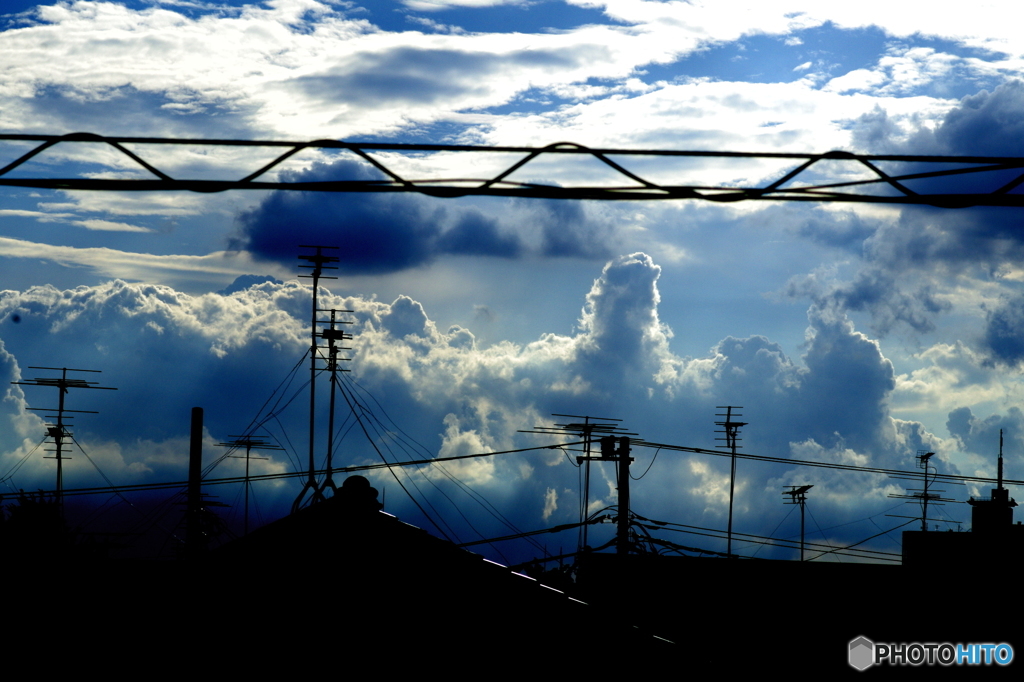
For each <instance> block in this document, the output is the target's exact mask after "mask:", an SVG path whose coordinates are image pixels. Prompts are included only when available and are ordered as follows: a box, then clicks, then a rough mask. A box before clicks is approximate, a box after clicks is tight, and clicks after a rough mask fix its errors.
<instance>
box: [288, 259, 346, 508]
mask: <svg viewBox="0 0 1024 682" xmlns="http://www.w3.org/2000/svg"><path fill="white" fill-rule="evenodd" d="M299 248H302V249H316V253H312V254H299V260H304V261H307V262H308V263H309V265H300V266H299V267H300V268H307V269H310V270H312V271H313V272H312V273H311V274H309V275H299V277H301V278H308V279H312V280H313V317H312V323H311V325H310V327H311V328H310V336H311V338H312V341H311V342H310V346H309V476H308V477H307V478H306V482H305V483H304V484H303V486H302V490H300V491H299V495H298V497H296V498H295V502H293V503H292V513H295V512H297V511H298V510H299V508H301V507H302V503H303V500H304V499H305V497H306V494H307V493H309V494H310V499H309V502H319V501H321V500H323V495H322V493H321V491H320V489H319V488H318V486H317V483H316V459H315V449H316V428H315V427H316V356H317V351H318V350H319V349H318V344H317V319H316V313H317V306H316V299H317V290H318V288H319V287H318V285H319V283H320V280H321V279H338V278H337V277H331V276H328V275H324V274H323V271H324V270H325V269H326V270H337V269H338V268H336V267H334V266H331V265H327V264H328V263H337V262H339V260H340V259H339V258H338V257H337V256H328V255H326V254H324V252H323V250H324V249H337V248H338V247H337V246H315V245H310V244H299ZM332 435H333V434H332Z"/></svg>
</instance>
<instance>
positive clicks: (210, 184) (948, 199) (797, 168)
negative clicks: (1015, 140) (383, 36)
mask: <svg viewBox="0 0 1024 682" xmlns="http://www.w3.org/2000/svg"><path fill="white" fill-rule="evenodd" d="M0 142H12V143H35V146H34V147H33V148H32V149H30V150H29V151H28V152H25V153H23V154H22V155H21V156H20V157H18V158H16V159H15V160H14V161H12V162H10V163H8V164H7V165H5V166H3V167H0V186H7V187H25V188H38V189H62V190H99V191H118V192H131V191H147V192H151V191H168V190H179V191H190V192H202V193H213V192H223V191H227V190H240V189H247V190H291V191H302V192H417V193H420V194H425V195H428V196H434V197H466V196H503V197H526V198H537V199H591V200H601V201H615V200H620V201H621V200H629V201H650V200H665V199H697V200H703V201H711V202H719V203H729V202H737V201H811V202H846V203H873V204H911V205H915V204H916V205H922V206H935V207H939V208H967V207H971V206H1012V207H1022V206H1024V192H1019V191H1018V190H1019V189H1020V186H1021V185H1022V184H1024V158H1018V157H987V156H909V155H896V154H889V155H877V154H853V153H850V152H842V151H831V152H825V153H823V154H792V153H766V152H715V151H675V150H653V149H602V148H588V147H585V146H583V145H578V144H574V143H568V142H561V143H557V144H552V145H548V146H546V147H500V146H499V147H487V146H473V145H443V144H397V143H381V142H367V143H363V142H343V141H338V140H313V141H310V142H290V141H275V140H217V139H169V138H153V137H104V136H100V135H94V134H92V133H72V134H69V135H13V134H7V135H0ZM82 142H87V143H100V144H105V145H107V146H109V147H110V148H113V149H115V150H117V151H118V152H119V153H121V154H123V155H124V156H125V157H126V158H127V159H130V160H131V161H132V162H134V163H135V164H136V165H138V166H139V167H140V168H142V169H144V170H145V171H146V172H148V173H150V174H151V175H152V176H153V177H152V178H111V179H104V178H95V177H74V178H55V177H18V175H19V174H18V173H16V172H15V171H17V170H18V169H19V168H20V167H22V166H23V165H24V164H26V163H27V162H28V161H30V160H31V159H32V158H33V157H35V156H37V155H38V154H40V153H41V152H43V151H45V150H47V149H50V148H52V147H54V146H56V145H60V144H74V143H82ZM125 145H192V146H204V147H210V148H223V147H264V148H278V149H283V151H282V152H281V153H280V154H279V155H278V156H277V157H276V158H275V159H274V160H273V161H271V162H270V163H267V164H265V165H264V166H262V167H261V168H259V169H257V170H255V171H253V172H250V173H248V174H245V175H242V177H241V178H240V179H237V180H232V179H224V180H196V179H186V178H174V177H171V176H170V175H169V174H168V173H165V172H164V171H161V170H160V169H158V168H157V167H156V166H154V165H153V164H151V163H149V162H147V161H146V160H144V159H143V158H142V157H140V156H139V155H138V154H136V153H135V152H133V151H131V150H130V149H128V148H127V147H126V146H125ZM306 149H319V150H338V151H347V152H350V153H352V154H354V155H356V156H358V157H360V158H361V159H363V160H364V161H365V162H366V163H368V164H370V165H371V166H373V167H375V168H376V169H377V170H379V171H380V172H381V173H382V178H381V179H377V180H366V179H356V178H353V179H340V180H330V181H321V182H298V181H289V180H287V179H279V178H278V179H269V178H272V176H270V175H268V174H270V172H271V171H272V170H274V169H275V168H276V167H278V166H279V165H280V164H282V163H283V162H284V161H286V160H287V159H289V158H290V157H292V156H294V155H295V154H297V153H298V152H301V151H303V150H306ZM371 152H391V153H403V154H417V153H418V154H422V153H431V152H434V153H439V152H445V153H464V154H472V153H480V152H489V153H508V154H521V155H522V157H521V158H520V159H519V160H518V161H516V162H515V163H513V164H511V165H510V166H508V167H507V168H506V169H505V170H503V171H501V172H500V173H498V174H496V175H494V176H493V177H490V178H418V179H413V178H406V177H402V176H401V175H399V173H397V172H396V171H394V170H393V169H391V168H389V167H388V166H387V165H386V164H385V163H384V162H383V161H382V160H380V159H379V158H376V157H375V156H373V155H372V154H371ZM563 155H577V156H579V155H582V156H589V157H591V158H592V159H596V160H597V161H599V162H601V163H603V164H604V165H605V166H607V167H608V168H610V169H612V170H613V171H615V172H616V173H618V174H619V175H620V176H621V177H622V179H623V184H622V185H615V186H605V185H574V186H568V187H565V186H558V185H551V184H539V183H530V182H516V181H513V180H510V179H508V178H509V176H510V175H512V174H513V173H514V172H516V171H518V170H520V169H521V168H523V167H524V166H526V165H527V164H529V163H531V162H533V161H536V160H538V159H540V158H542V157H551V156H563ZM611 157H616V159H617V160H613V159H612V158H611ZM652 157H661V158H666V159H667V158H686V157H688V158H693V159H713V160H725V159H750V160H752V161H766V160H767V161H773V160H774V161H779V160H781V161H791V162H792V163H793V164H794V167H793V168H792V169H791V170H788V171H787V172H785V173H784V174H782V175H780V176H779V177H778V178H777V179H775V180H772V181H770V182H767V183H766V184H764V185H763V186H758V187H736V186H729V185H719V186H714V185H676V184H664V183H661V184H659V183H655V182H651V181H649V180H646V179H644V178H642V177H640V176H639V175H637V174H636V173H634V172H632V171H630V170H628V169H627V168H626V167H625V166H624V165H622V164H623V163H625V160H626V159H628V158H633V159H636V158H648V159H649V158H652ZM822 162H844V163H847V164H850V167H851V169H856V170H859V171H861V172H864V171H866V172H867V175H868V177H866V178H862V179H857V180H848V181H843V182H826V183H821V182H819V183H817V184H815V183H813V182H808V181H807V180H808V179H811V176H812V175H813V173H814V167H815V165H816V164H821V163H822ZM888 163H896V164H903V171H904V172H899V173H895V172H886V171H885V170H883V169H882V168H881V165H883V164H888ZM907 164H909V166H907ZM908 169H909V171H910V172H905V171H907V170H908ZM23 172H24V169H23ZM264 176H267V177H268V179H265V180H261V179H260V178H263V177H264ZM801 176H803V178H804V179H801ZM957 176H972V177H973V179H974V180H973V181H972V183H971V184H972V186H973V187H972V190H973V191H965V192H962V193H960V192H948V191H936V190H935V189H934V188H929V187H928V186H927V185H928V183H929V182H930V181H936V180H940V179H948V178H956V177H957ZM979 181H980V182H979ZM979 184H987V185H990V186H989V187H986V188H985V189H984V190H982V191H977V185H979Z"/></svg>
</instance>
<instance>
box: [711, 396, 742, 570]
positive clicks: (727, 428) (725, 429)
mask: <svg viewBox="0 0 1024 682" xmlns="http://www.w3.org/2000/svg"><path fill="white" fill-rule="evenodd" d="M718 409H720V410H725V414H722V413H718V414H716V415H715V416H716V417H725V421H723V422H715V426H721V427H722V430H721V431H715V433H723V434H725V437H724V438H715V440H724V441H725V445H724V446H722V445H719V446H718V447H720V448H721V447H726V448H729V450H730V451H731V452H732V466H731V468H730V472H729V531H728V540H727V541H726V550H725V553H726V554H727V555H728V556H729V557H730V558H732V501H733V494H734V492H735V488H736V449H737V447H738V443H739V441H740V440H742V439H741V438H740V437H739V436H740V427H741V426H746V425H747V422H736V421H733V420H732V418H733V417H741V416H743V415H741V414H740V413H739V412H735V413H734V412H733V410H742V409H743V407H742V406H737V405H719V406H718Z"/></svg>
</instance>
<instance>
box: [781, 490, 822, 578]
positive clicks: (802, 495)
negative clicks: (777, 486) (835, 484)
mask: <svg viewBox="0 0 1024 682" xmlns="http://www.w3.org/2000/svg"><path fill="white" fill-rule="evenodd" d="M786 487H787V488H789V490H783V491H782V496H783V497H785V496H786V495H789V502H783V504H799V505H800V561H803V560H804V507H806V506H807V491H808V490H810V489H811V488H813V487H814V486H813V485H799V486H797V485H787V486H786Z"/></svg>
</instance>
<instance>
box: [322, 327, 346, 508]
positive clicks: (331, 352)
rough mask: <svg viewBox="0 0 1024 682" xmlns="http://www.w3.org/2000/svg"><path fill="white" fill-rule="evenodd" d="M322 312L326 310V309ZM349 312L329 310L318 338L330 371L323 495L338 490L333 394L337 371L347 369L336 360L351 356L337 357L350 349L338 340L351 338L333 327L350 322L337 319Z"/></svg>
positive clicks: (336, 381) (335, 386)
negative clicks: (324, 327) (333, 470)
mask: <svg viewBox="0 0 1024 682" xmlns="http://www.w3.org/2000/svg"><path fill="white" fill-rule="evenodd" d="M323 312H327V311H326V310H325V311H323ZM339 312H341V313H351V312H352V311H351V310H334V309H333V308H332V309H331V310H330V313H331V319H330V320H326V321H324V322H323V324H330V326H329V327H328V328H327V329H324V330H323V331H322V332H320V338H322V339H326V340H327V371H328V372H330V373H331V404H330V411H329V412H328V417H327V420H328V423H327V464H326V466H325V469H326V470H327V473H326V474H325V475H324V483H323V485H322V486H321V487H320V493H321V495H323V493H325V492H326V491H327V489H328V488H330V489H331V495H334V494H335V493H337V492H338V488H337V486H336V485H334V474H333V472H332V471H331V469H332V468H333V467H334V395H335V392H336V390H337V388H338V372H347V371H349V370H347V369H341V368H339V367H338V362H341V361H351V360H352V358H339V357H338V355H339V354H340V353H341V351H343V350H352V349H351V348H347V347H345V346H339V345H337V343H338V342H339V341H348V340H350V339H351V338H352V335H351V334H348V333H346V332H345V331H343V330H341V329H338V328H337V327H335V325H337V324H352V323H351V322H346V321H342V320H338V319H337V317H336V315H337V313H339Z"/></svg>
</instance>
